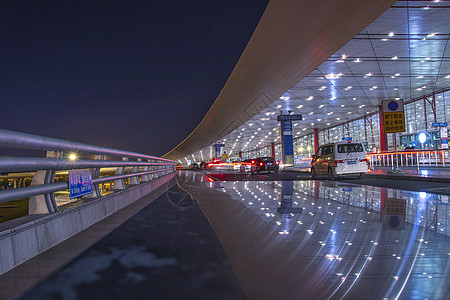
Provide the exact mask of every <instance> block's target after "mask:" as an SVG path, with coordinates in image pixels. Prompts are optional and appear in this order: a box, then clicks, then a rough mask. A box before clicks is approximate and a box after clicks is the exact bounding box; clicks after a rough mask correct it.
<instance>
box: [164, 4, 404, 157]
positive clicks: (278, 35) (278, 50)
mask: <svg viewBox="0 0 450 300" xmlns="http://www.w3.org/2000/svg"><path fill="white" fill-rule="evenodd" d="M395 2H396V1H393V0H383V1H381V0H377V1H373V0H324V1H299V0H272V1H270V2H269V4H268V6H267V8H266V11H265V12H264V14H263V16H262V18H261V20H260V22H259V24H258V26H257V28H256V30H255V32H254V33H253V35H252V37H251V39H250V41H249V43H248V45H247V47H246V48H245V50H244V52H243V54H242V56H241V58H240V59H239V61H238V63H237V65H236V67H235V68H234V70H233V72H232V73H231V75H230V77H229V79H228V81H227V82H226V84H225V86H224V87H223V89H222V91H221V92H220V94H219V96H218V97H217V99H216V101H215V102H214V104H213V105H212V107H211V109H210V110H209V111H208V113H207V114H206V116H205V117H204V118H203V120H202V121H201V123H200V124H199V125H198V126H197V128H196V129H195V130H194V131H193V132H192V133H191V134H190V135H189V136H188V137H187V138H186V139H185V140H184V141H183V142H181V143H180V144H179V145H178V146H177V147H175V148H174V149H173V150H171V151H170V152H168V153H167V154H165V155H164V157H166V158H170V159H174V160H176V159H179V158H182V157H185V156H186V155H188V154H191V153H193V152H195V151H198V150H200V149H201V148H204V147H206V146H208V145H210V144H211V143H214V142H215V141H217V140H219V139H220V138H222V137H224V136H226V135H227V134H229V133H230V132H232V131H233V130H235V129H236V128H238V127H239V126H241V125H242V124H244V123H245V122H246V121H248V120H249V119H251V118H252V117H253V116H255V115H256V114H257V113H258V112H260V111H261V110H263V109H264V108H266V107H267V106H268V105H270V104H271V103H272V102H274V101H275V100H277V99H278V98H279V97H280V96H282V95H283V94H284V93H285V92H286V91H287V90H288V89H289V88H291V87H293V86H294V85H295V84H297V83H298V82H299V81H300V80H302V79H303V78H305V76H307V75H308V74H310V73H311V72H312V71H313V70H314V69H315V68H317V67H318V66H319V65H320V64H322V63H323V62H324V61H325V60H327V59H328V58H329V57H330V56H331V55H333V54H334V53H335V52H336V51H337V50H339V49H340V48H341V47H342V46H343V45H345V44H346V43H347V42H348V41H349V40H350V39H352V37H353V36H355V35H356V34H357V33H359V32H360V31H361V30H363V29H364V28H365V27H366V26H368V25H369V24H370V23H371V22H373V21H374V20H375V19H376V18H377V17H378V16H380V15H381V14H382V13H383V12H384V11H386V10H387V9H388V8H389V7H390V6H391V5H392V4H393V3H395Z"/></svg>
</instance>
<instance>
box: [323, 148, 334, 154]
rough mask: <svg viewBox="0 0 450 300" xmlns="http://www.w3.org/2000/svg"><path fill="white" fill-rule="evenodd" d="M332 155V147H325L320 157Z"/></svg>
mask: <svg viewBox="0 0 450 300" xmlns="http://www.w3.org/2000/svg"><path fill="white" fill-rule="evenodd" d="M328 154H333V146H325V147H323V148H322V155H328Z"/></svg>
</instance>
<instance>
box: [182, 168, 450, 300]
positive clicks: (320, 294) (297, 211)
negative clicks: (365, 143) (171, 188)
mask: <svg viewBox="0 0 450 300" xmlns="http://www.w3.org/2000/svg"><path fill="white" fill-rule="evenodd" d="M191 173H192V172H191ZM191 175H192V174H191ZM191 175H189V176H191ZM194 176H196V178H187V177H186V178H184V180H185V181H187V185H188V186H189V185H190V187H191V190H194V191H196V192H197V197H198V198H199V199H200V200H199V203H200V206H201V207H202V209H203V211H204V213H205V214H206V215H207V217H208V219H209V220H210V222H211V224H212V225H213V227H214V228H215V229H216V233H217V234H218V236H219V239H220V240H221V242H222V244H223V245H224V248H225V251H226V253H227V255H228V257H229V259H230V262H231V264H232V265H233V268H234V269H235V271H236V272H237V273H238V274H237V277H238V279H240V280H241V284H242V285H243V289H244V291H246V292H247V296H248V297H249V298H255V297H257V296H255V295H258V294H257V293H256V294H255V293H254V292H255V290H256V289H260V291H259V295H264V294H267V295H268V293H270V291H269V289H273V287H270V283H269V284H264V281H260V279H256V278H250V277H252V276H254V277H258V276H269V275H270V273H276V274H277V275H276V277H277V278H280V277H283V276H285V278H283V279H280V282H281V283H280V284H279V285H280V290H284V292H285V293H282V292H280V293H279V294H273V295H277V296H276V297H278V296H281V295H283V296H288V297H289V295H287V291H289V293H291V294H290V297H289V298H292V299H313V298H320V299H327V298H330V299H340V298H345V299H449V297H450V296H449V295H450V290H449V286H450V276H449V272H450V239H449V234H450V223H449V220H450V216H449V213H450V210H449V207H448V196H444V195H435V194H427V193H423V192H422V193H419V192H409V191H401V190H394V189H386V188H380V187H371V186H362V185H357V184H348V183H340V182H328V181H320V180H316V181H313V180H299V181H280V182H277V181H236V182H205V179H204V178H205V177H203V178H202V177H201V174H200V175H194ZM189 181H191V183H189ZM198 181H203V182H198ZM194 186H195V188H193V187H194ZM208 188H209V189H208ZM212 189H213V190H214V193H212V194H211V193H209V194H208V190H212ZM199 190H202V192H199ZM218 192H220V194H222V195H224V199H222V200H220V199H221V198H220V194H219V193H218ZM223 193H224V194H223ZM193 194H194V196H195V193H193ZM215 206H217V207H219V208H218V209H216V210H215ZM227 206H229V207H230V209H227ZM231 207H232V208H231ZM380 212H381V213H380ZM232 214H234V215H236V217H235V218H234V217H233V216H232ZM227 222H229V223H227ZM262 231H264V232H265V233H264V234H263V233H262ZM221 235H222V236H221ZM239 236H241V237H239ZM227 240H232V242H229V243H227ZM249 240H251V242H249ZM242 244H245V246H243V245H242ZM253 246H254V247H253ZM244 247H247V248H248V247H252V248H253V249H251V251H249V252H248V253H245V252H246V250H245V249H244ZM281 249H283V251H284V252H278V251H281ZM245 255H247V256H246V257H242V256H245ZM252 261H253V262H252ZM270 262H272V264H270ZM242 264H244V265H246V264H248V265H247V266H241V265H242ZM261 266H263V267H261ZM281 266H282V267H281ZM260 267H261V269H259V270H256V269H258V268H260ZM245 268H255V272H249V271H247V270H245ZM268 269H269V270H268ZM280 269H281V270H280ZM240 272H241V273H242V274H239V273H240ZM246 272H247V273H246ZM252 280H253V283H250V281H252ZM267 282H269V281H267ZM283 282H284V283H285V285H283ZM252 284H253V286H252V287H251V288H250V287H249V286H251V285H252ZM246 285H248V286H246ZM294 287H295V288H294ZM265 289H267V291H266V290H265ZM252 293H253V294H252ZM292 293H294V294H292Z"/></svg>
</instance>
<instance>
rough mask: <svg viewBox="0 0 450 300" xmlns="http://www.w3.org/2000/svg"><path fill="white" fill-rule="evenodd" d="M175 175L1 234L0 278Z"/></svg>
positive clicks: (166, 176) (168, 175)
mask: <svg viewBox="0 0 450 300" xmlns="http://www.w3.org/2000/svg"><path fill="white" fill-rule="evenodd" d="M175 174H176V173H175V172H173V173H170V174H167V175H165V176H162V177H159V178H156V179H153V180H151V181H148V182H145V183H142V184H140V185H136V186H133V187H129V188H127V189H125V190H122V191H119V192H116V193H114V194H111V195H108V196H105V197H101V198H98V199H95V200H92V201H90V202H88V203H85V204H82V205H80V206H77V207H74V208H71V209H68V210H66V211H63V212H60V213H55V214H50V215H42V217H40V218H38V219H35V220H33V221H30V222H26V223H24V224H20V225H18V226H16V227H14V228H10V229H7V230H4V231H2V232H0V275H1V274H3V273H5V272H7V271H9V270H11V269H13V268H15V267H16V266H18V265H20V264H21V263H23V262H25V261H27V260H28V259H30V258H33V257H34V256H36V255H38V254H40V253H42V252H44V251H46V250H48V249H50V248H51V247H53V246H55V245H57V244H59V243H60V242H62V241H64V240H66V239H67V238H69V237H71V236H73V235H74V234H77V233H78V232H80V231H82V230H84V229H86V228H88V227H89V226H91V225H93V224H95V223H97V222H98V221H100V220H102V219H103V218H105V217H107V216H109V215H111V214H113V213H115V212H116V211H118V210H120V209H121V208H124V207H126V206H127V205H129V204H131V203H133V202H135V201H136V200H138V199H140V198H141V197H143V196H145V195H147V194H149V193H150V192H152V191H154V190H156V189H157V188H158V187H160V186H162V185H164V184H166V183H168V182H169V181H170V180H171V179H173V178H174V177H175ZM171 183H172V182H171ZM174 183H175V182H173V183H172V184H174Z"/></svg>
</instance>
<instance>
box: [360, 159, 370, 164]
mask: <svg viewBox="0 0 450 300" xmlns="http://www.w3.org/2000/svg"><path fill="white" fill-rule="evenodd" d="M363 161H365V162H366V164H368V163H369V159H368V158H364V159H361V162H363Z"/></svg>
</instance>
